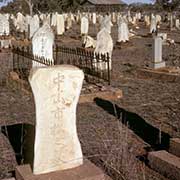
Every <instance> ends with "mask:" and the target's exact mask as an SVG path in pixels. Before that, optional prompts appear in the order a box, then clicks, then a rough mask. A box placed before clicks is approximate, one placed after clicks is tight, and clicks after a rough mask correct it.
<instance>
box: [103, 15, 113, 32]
mask: <svg viewBox="0 0 180 180" xmlns="http://www.w3.org/2000/svg"><path fill="white" fill-rule="evenodd" d="M112 26H113V24H112V22H111V17H110V16H108V15H106V16H105V17H104V18H103V19H102V22H101V30H102V29H104V28H106V29H107V31H108V32H109V33H111V27H112Z"/></svg>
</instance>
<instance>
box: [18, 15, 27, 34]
mask: <svg viewBox="0 0 180 180" xmlns="http://www.w3.org/2000/svg"><path fill="white" fill-rule="evenodd" d="M16 29H17V30H18V31H19V32H24V31H25V29H26V25H25V17H24V16H23V14H22V13H20V12H18V13H17V18H16Z"/></svg>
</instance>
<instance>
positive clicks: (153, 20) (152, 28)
mask: <svg viewBox="0 0 180 180" xmlns="http://www.w3.org/2000/svg"><path fill="white" fill-rule="evenodd" d="M156 30H157V23H156V17H155V16H154V15H152V16H151V25H150V33H154V32H156Z"/></svg>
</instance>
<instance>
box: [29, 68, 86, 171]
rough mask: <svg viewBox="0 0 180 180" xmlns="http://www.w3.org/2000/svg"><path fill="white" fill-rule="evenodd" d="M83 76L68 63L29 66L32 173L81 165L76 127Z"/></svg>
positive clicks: (81, 158)
mask: <svg viewBox="0 0 180 180" xmlns="http://www.w3.org/2000/svg"><path fill="white" fill-rule="evenodd" d="M83 79H84V74H83V72H82V71H81V70H80V69H78V68H76V67H74V66H70V65H61V66H54V67H48V68H47V67H41V68H34V69H32V71H31V74H30V78H29V81H30V84H31V87H32V90H33V94H34V98H35V104H36V128H35V129H36V136H35V148H34V166H33V172H34V174H43V173H49V172H54V171H59V170H66V169H70V168H75V167H77V166H80V165H82V164H83V157H82V151H81V146H80V143H79V139H78V136H77V130H76V106H77V103H78V100H79V96H80V92H81V88H82V83H83Z"/></svg>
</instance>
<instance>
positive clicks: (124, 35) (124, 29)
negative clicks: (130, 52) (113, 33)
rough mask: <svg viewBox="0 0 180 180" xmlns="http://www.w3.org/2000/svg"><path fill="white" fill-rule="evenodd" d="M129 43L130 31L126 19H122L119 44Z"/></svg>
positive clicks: (119, 28) (120, 20)
mask: <svg viewBox="0 0 180 180" xmlns="http://www.w3.org/2000/svg"><path fill="white" fill-rule="evenodd" d="M126 41H129V29H128V24H127V21H126V19H125V18H120V19H119V22H118V42H126Z"/></svg>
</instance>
